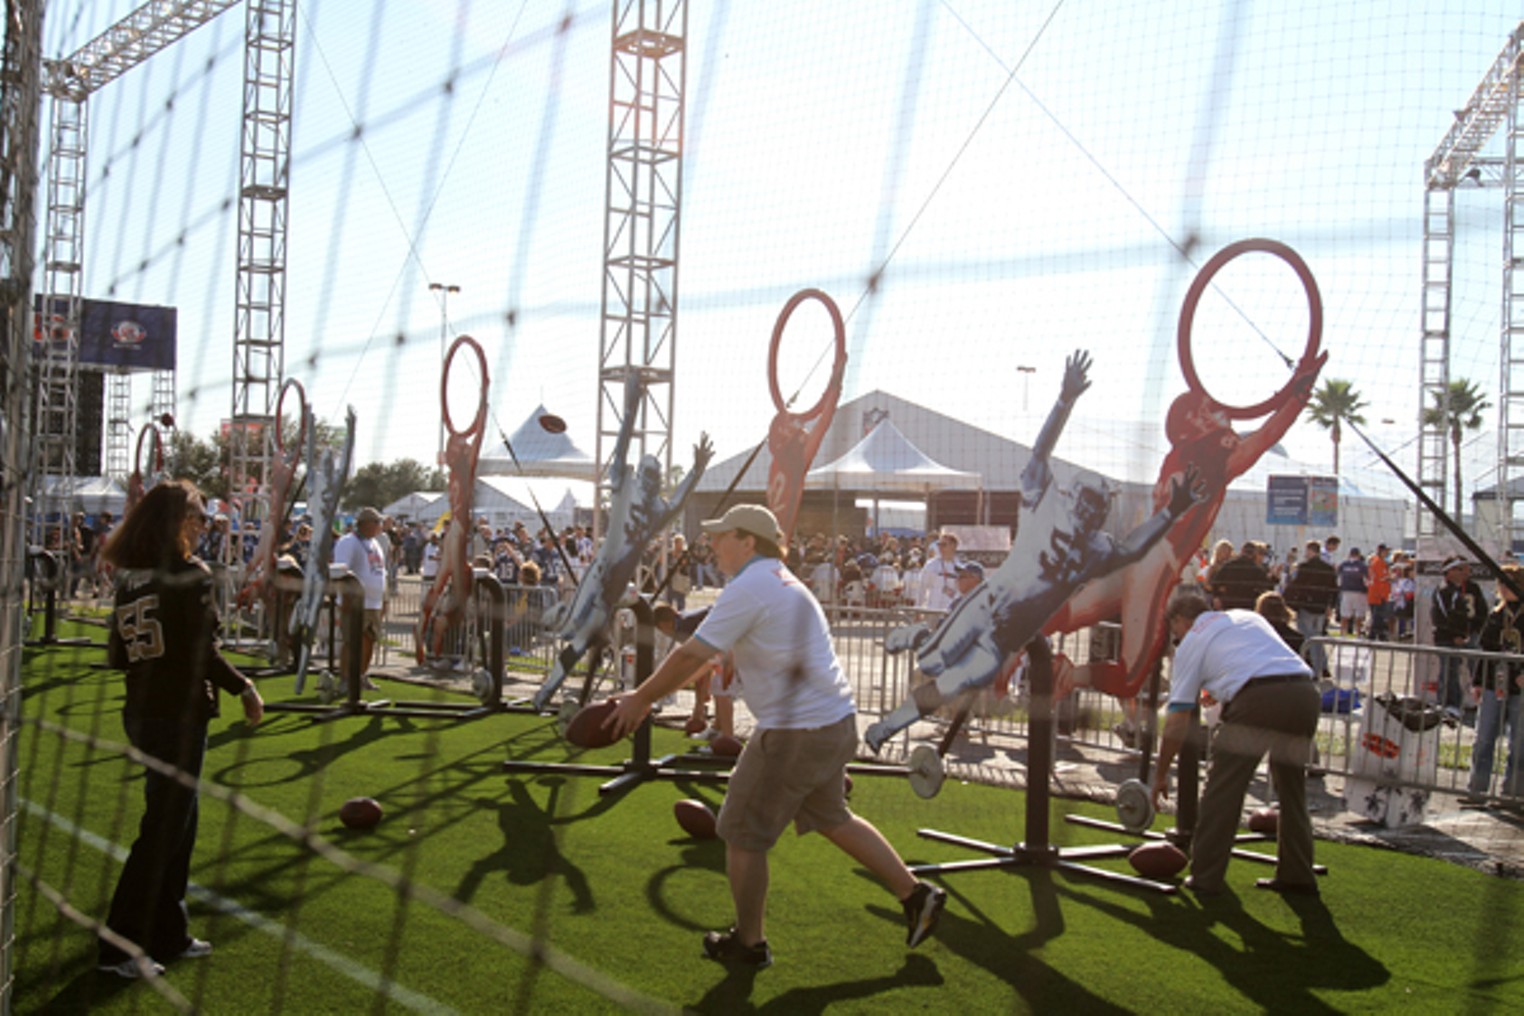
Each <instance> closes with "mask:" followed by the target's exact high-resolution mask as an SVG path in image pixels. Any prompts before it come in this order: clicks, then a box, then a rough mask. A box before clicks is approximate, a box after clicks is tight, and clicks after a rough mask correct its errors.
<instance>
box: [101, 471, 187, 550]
mask: <svg viewBox="0 0 1524 1016" xmlns="http://www.w3.org/2000/svg"><path fill="white" fill-rule="evenodd" d="M204 504H205V502H204V501H203V500H202V497H201V492H200V491H199V490H197V489H196V485H195V484H194V483H191V482H190V481H189V480H167V481H165V482H164V483H161V484H159V485H157V486H156V487H154V488H153V489H152V490H150V491H149V492H148V493H146V494H144V495H143V497H142V498H141V499H140V500H139V501H138V503H137V504H135V505H133V506H132V511H130V512H128V513H127V516H126V517H125V518H124V519H122V522H121V524H120V525H119V526H117V527H116V529H114V530H112V533H111V536H110V538H109V539H107V541H106V545H105V546H104V547H103V548H101V557H103V558H105V560H106V561H107V562H108V563H110V564H111V565H113V566H115V567H117V568H162V567H165V566H166V565H170V564H173V563H175V562H176V561H183V560H185V559H186V558H188V557H190V556H191V554H192V552H194V551H195V549H196V546H195V543H194V541H193V540H192V539H191V537H190V535H189V534H188V533H186V531H185V520H186V518H187V517H188V516H190V515H191V514H192V513H197V514H199V513H201V512H202V511H203V510H204Z"/></svg>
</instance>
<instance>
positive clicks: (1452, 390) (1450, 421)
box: [1423, 378, 1492, 519]
mask: <svg viewBox="0 0 1524 1016" xmlns="http://www.w3.org/2000/svg"><path fill="white" fill-rule="evenodd" d="M1444 395H1445V393H1444V392H1435V393H1434V405H1432V406H1430V407H1429V408H1427V409H1425V410H1424V411H1423V425H1424V426H1425V427H1444V428H1445V429H1447V430H1448V431H1449V432H1450V452H1451V454H1452V455H1453V456H1454V458H1455V517H1456V518H1457V519H1459V518H1460V517H1461V461H1460V460H1461V434H1462V433H1463V432H1465V431H1468V430H1477V429H1479V428H1480V427H1481V426H1482V410H1484V409H1490V408H1491V407H1492V403H1490V402H1488V401H1487V396H1486V395H1484V394H1482V392H1481V390H1480V389H1478V388H1477V387H1476V382H1475V381H1467V380H1466V379H1465V378H1455V379H1453V380H1452V381H1451V382H1450V387H1449V399H1448V401H1449V403H1450V408H1449V415H1448V416H1447V415H1446V411H1445V402H1446V401H1447V400H1446V399H1445V398H1444Z"/></svg>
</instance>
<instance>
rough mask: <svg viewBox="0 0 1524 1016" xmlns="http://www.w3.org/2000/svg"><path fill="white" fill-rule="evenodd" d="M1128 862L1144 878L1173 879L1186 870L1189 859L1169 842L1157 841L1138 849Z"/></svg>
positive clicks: (1129, 857)
mask: <svg viewBox="0 0 1524 1016" xmlns="http://www.w3.org/2000/svg"><path fill="white" fill-rule="evenodd" d="M1127 860H1128V861H1130V862H1131V863H1132V866H1133V867H1134V868H1136V869H1137V872H1138V874H1139V875H1142V876H1143V877H1144V878H1171V877H1172V876H1175V875H1178V874H1180V872H1181V871H1183V870H1184V869H1185V866H1186V864H1187V863H1188V862H1189V858H1187V857H1186V856H1185V853H1184V852H1183V851H1182V850H1181V849H1180V848H1179V847H1177V846H1175V845H1174V844H1173V843H1170V842H1169V841H1168V840H1157V841H1154V842H1151V843H1145V844H1143V845H1142V846H1141V847H1136V848H1134V849H1133V852H1132V853H1130V854H1128V855H1127Z"/></svg>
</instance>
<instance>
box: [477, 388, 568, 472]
mask: <svg viewBox="0 0 1524 1016" xmlns="http://www.w3.org/2000/svg"><path fill="white" fill-rule="evenodd" d="M550 415H551V414H550V412H549V410H547V409H546V408H545V407H544V406H543V405H541V406H537V407H535V410H534V412H532V413H530V414H529V417H528V419H526V420H525V421H524V422H523V423H521V424H519V429H518V430H516V431H514V432H513V434H512V435H511V436H510V437H509V438H508V442H507V444H506V445H505V444H502V443H499V444H498V445H497V446H495V447H494V448H492V449H490V450H489V451H486V452H483V453H482V455H481V458H480V459H479V460H478V461H477V469H476V471H477V475H479V476H559V477H563V478H566V479H572V480H596V479H597V478H598V463H596V462H594V461H593V458H592V456H591V455H588V454H587V452H585V451H583V450H582V449H581V448H578V447H577V445H576V444H575V442H573V441H572V439H571V438H570V437H568V436H567V435H566V434H565V433H564V432H563V433H560V434H552V433H551V432H550V431H548V430H546V429H545V428H544V427H542V426H540V420H541V419H543V418H545V417H548V416H550ZM509 445H511V446H512V448H513V455H517V456H518V465H514V461H513V455H510V454H509V451H508V446H509Z"/></svg>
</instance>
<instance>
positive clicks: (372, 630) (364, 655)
mask: <svg viewBox="0 0 1524 1016" xmlns="http://www.w3.org/2000/svg"><path fill="white" fill-rule="evenodd" d="M380 533H381V513H380V512H379V511H377V510H376V509H374V508H371V507H368V506H367V507H365V508H361V509H360V511H359V513H358V514H356V515H355V528H354V529H353V530H352V531H350V532H348V533H345V534H344V535H343V536H341V537H339V542H338V543H336V544H334V547H333V563H334V564H341V565H343V566H344V567H345V568H348V569H349V573H350V574H351V575H353V576H354V577H355V578H357V579H359V580H360V585H361V586H362V587H363V588H364V590H365V623H364V625H363V627H362V628H361V631H360V685H361V687H363V688H366V689H369V690H374V689H375V687H376V682H374V681H372V680H371V679H370V674H369V671H370V664H371V660H372V659H373V658H374V656H375V653H376V642H377V640H379V639H380V638H381V626H382V624H383V622H384V621H385V618H386V554H387V550H388V548H387V547H384V546H383V545H382V543H381V540H380V538H379V537H380ZM340 606H341V608H342V607H344V606H346V604H344V603H342V602H341V604H340ZM343 660H344V665H345V666H346V667H348V664H349V654H348V653H345V654H344V656H343ZM344 676H345V677H346V678H348V677H349V675H348V674H347V673H346V674H345V675H344Z"/></svg>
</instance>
